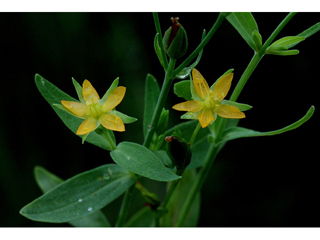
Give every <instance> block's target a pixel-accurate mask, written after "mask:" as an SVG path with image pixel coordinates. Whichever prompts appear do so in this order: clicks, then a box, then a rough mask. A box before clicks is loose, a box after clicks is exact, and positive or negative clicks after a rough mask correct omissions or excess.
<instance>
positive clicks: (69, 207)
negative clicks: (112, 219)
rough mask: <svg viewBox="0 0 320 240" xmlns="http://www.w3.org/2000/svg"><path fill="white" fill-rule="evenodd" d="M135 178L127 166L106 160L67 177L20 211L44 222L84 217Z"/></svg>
mask: <svg viewBox="0 0 320 240" xmlns="http://www.w3.org/2000/svg"><path fill="white" fill-rule="evenodd" d="M135 181H136V178H135V177H133V176H132V174H131V173H129V172H128V171H127V170H125V169H123V168H121V167H120V166H118V165H116V164H106V165H103V166H100V167H98V168H95V169H92V170H90V171H86V172H83V173H80V174H78V175H76V176H74V177H72V178H70V179H68V180H66V181H65V182H63V183H61V184H59V185H58V186H57V187H55V188H54V189H52V190H51V191H49V192H47V193H45V194H44V195H42V196H41V197H39V198H37V199H36V200H34V201H33V202H31V203H29V204H28V205H26V206H24V207H23V208H22V209H21V210H20V213H21V214H22V215H23V216H25V217H27V218H29V219H31V220H34V221H41V222H55V223H62V222H70V221H73V220H77V219H81V218H84V217H86V216H88V215H90V214H92V213H94V212H95V211H97V210H99V209H101V208H103V207H104V206H106V205H107V204H109V203H110V202H112V201H113V200H114V199H116V198H118V197H119V196H120V195H121V194H123V193H124V192H125V191H126V190H127V189H128V188H129V187H130V186H131V185H133V184H134V183H135Z"/></svg>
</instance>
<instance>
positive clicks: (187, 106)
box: [172, 101, 202, 112]
mask: <svg viewBox="0 0 320 240" xmlns="http://www.w3.org/2000/svg"><path fill="white" fill-rule="evenodd" d="M172 108H173V109H174V110H177V111H187V112H199V111H200V110H201V108H202V106H201V103H200V101H186V102H183V103H178V104H176V105H174V106H173V107H172Z"/></svg>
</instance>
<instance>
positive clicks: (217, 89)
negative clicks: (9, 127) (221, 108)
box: [212, 73, 233, 102]
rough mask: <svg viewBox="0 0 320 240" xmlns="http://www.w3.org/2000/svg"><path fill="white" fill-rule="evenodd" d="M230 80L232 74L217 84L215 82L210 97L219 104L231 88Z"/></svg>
mask: <svg viewBox="0 0 320 240" xmlns="http://www.w3.org/2000/svg"><path fill="white" fill-rule="evenodd" d="M232 78H233V73H229V74H228V75H226V76H223V77H222V78H221V79H220V80H219V82H217V83H216V85H214V88H213V90H212V95H213V97H214V98H215V100H218V101H219V102H221V101H222V100H223V99H224V98H225V97H226V95H227V94H228V92H229V89H230V86H231V81H232Z"/></svg>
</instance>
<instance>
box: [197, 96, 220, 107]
mask: <svg viewBox="0 0 320 240" xmlns="http://www.w3.org/2000/svg"><path fill="white" fill-rule="evenodd" d="M217 104H219V101H217V100H214V98H213V96H210V97H208V98H207V99H206V100H204V101H202V102H201V105H202V106H203V107H204V108H210V109H213V108H214V107H215V106H216V105H217Z"/></svg>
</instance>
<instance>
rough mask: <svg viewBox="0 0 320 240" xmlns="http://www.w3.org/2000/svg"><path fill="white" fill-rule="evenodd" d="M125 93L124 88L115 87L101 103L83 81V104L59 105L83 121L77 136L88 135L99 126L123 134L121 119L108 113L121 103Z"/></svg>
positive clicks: (63, 102) (88, 83) (71, 102)
mask: <svg viewBox="0 0 320 240" xmlns="http://www.w3.org/2000/svg"><path fill="white" fill-rule="evenodd" d="M125 92H126V88H125V87H117V88H115V89H114V90H113V91H112V92H111V93H110V95H109V96H108V98H107V100H106V101H105V102H104V103H101V100H100V97H99V95H98V93H97V91H96V90H95V89H94V87H93V86H92V85H91V83H90V82H89V81H88V80H84V82H83V88H82V97H83V100H84V102H85V103H82V102H74V101H63V100H62V101H61V103H62V105H63V106H64V107H65V108H66V109H68V110H69V111H70V112H72V113H73V114H74V115H75V116H77V117H79V118H84V119H85V121H84V122H83V123H82V124H81V125H80V126H79V128H78V130H77V132H76V134H77V135H85V134H88V133H90V132H92V131H94V130H95V129H96V128H97V127H99V125H100V124H101V125H102V126H103V127H105V128H107V129H110V130H113V131H119V132H123V131H125V128H124V124H123V122H122V120H121V118H120V117H118V116H116V115H114V114H112V113H111V112H110V111H111V110H113V109H114V108H115V107H116V106H117V105H118V104H119V103H120V102H121V101H122V99H123V97H124V95H125Z"/></svg>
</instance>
